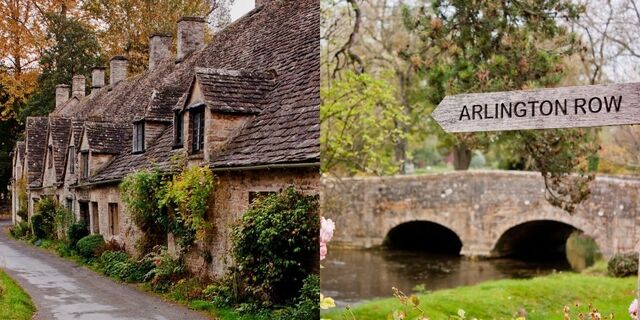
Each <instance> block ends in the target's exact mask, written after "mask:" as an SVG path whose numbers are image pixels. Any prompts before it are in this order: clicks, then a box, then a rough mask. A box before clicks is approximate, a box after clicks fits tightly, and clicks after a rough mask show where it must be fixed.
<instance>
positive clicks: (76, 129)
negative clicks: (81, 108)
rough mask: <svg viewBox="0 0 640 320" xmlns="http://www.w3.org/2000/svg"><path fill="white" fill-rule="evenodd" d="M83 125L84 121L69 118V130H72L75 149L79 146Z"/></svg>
mask: <svg viewBox="0 0 640 320" xmlns="http://www.w3.org/2000/svg"><path fill="white" fill-rule="evenodd" d="M83 126H84V121H82V120H79V119H73V120H71V130H72V132H73V145H74V146H76V150H78V148H79V146H80V139H81V138H82V128H83Z"/></svg>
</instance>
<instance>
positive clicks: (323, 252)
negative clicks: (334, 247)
mask: <svg viewBox="0 0 640 320" xmlns="http://www.w3.org/2000/svg"><path fill="white" fill-rule="evenodd" d="M326 257H327V244H326V243H324V242H320V260H321V261H322V260H324V258H326Z"/></svg>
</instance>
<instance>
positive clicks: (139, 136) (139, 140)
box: [133, 121, 144, 152]
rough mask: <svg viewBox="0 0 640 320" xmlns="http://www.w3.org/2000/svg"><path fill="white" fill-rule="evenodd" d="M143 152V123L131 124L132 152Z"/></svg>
mask: <svg viewBox="0 0 640 320" xmlns="http://www.w3.org/2000/svg"><path fill="white" fill-rule="evenodd" d="M143 151H144V121H140V122H136V123H134V124H133V152H143Z"/></svg>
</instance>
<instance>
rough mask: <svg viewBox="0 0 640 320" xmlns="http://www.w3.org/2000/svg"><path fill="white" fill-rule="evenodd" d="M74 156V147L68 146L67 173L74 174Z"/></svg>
mask: <svg viewBox="0 0 640 320" xmlns="http://www.w3.org/2000/svg"><path fill="white" fill-rule="evenodd" d="M75 156H76V147H74V146H69V173H71V174H74V173H75V172H76V166H75V162H76V161H75V159H76V157H75Z"/></svg>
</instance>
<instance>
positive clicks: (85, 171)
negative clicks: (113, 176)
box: [80, 150, 89, 179]
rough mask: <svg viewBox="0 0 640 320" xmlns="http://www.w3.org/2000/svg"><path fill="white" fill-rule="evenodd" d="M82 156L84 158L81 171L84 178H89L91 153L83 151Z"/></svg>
mask: <svg viewBox="0 0 640 320" xmlns="http://www.w3.org/2000/svg"><path fill="white" fill-rule="evenodd" d="M80 156H81V157H82V167H81V168H80V171H81V172H82V178H83V179H86V178H89V151H88V150H85V151H82V152H81V154H80Z"/></svg>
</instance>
